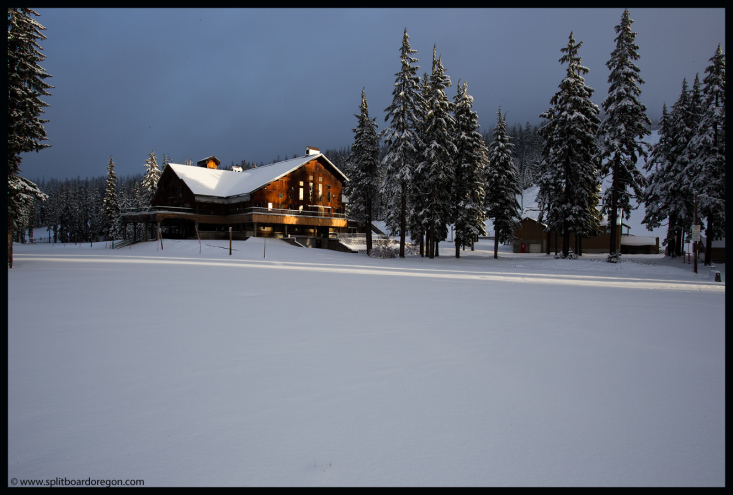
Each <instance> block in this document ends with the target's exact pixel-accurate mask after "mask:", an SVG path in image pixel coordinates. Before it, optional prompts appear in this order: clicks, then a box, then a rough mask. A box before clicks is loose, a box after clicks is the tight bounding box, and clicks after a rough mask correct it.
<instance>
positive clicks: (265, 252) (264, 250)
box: [262, 236, 267, 258]
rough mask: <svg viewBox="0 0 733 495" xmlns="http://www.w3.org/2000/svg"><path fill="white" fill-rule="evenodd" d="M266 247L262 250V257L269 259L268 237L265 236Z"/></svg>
mask: <svg viewBox="0 0 733 495" xmlns="http://www.w3.org/2000/svg"><path fill="white" fill-rule="evenodd" d="M264 239H265V247H264V248H263V249H262V257H263V258H267V236H265V238H264Z"/></svg>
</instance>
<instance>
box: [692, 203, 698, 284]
mask: <svg viewBox="0 0 733 495" xmlns="http://www.w3.org/2000/svg"><path fill="white" fill-rule="evenodd" d="M692 225H697V193H695V220H694V221H693V222H692ZM692 250H693V251H695V273H697V241H693V242H692Z"/></svg>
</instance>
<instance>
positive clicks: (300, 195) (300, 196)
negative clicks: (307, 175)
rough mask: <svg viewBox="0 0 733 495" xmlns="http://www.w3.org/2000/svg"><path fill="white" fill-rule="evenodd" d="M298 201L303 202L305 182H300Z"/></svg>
mask: <svg viewBox="0 0 733 495" xmlns="http://www.w3.org/2000/svg"><path fill="white" fill-rule="evenodd" d="M298 199H299V200H301V201H303V181H300V193H299V194H298Z"/></svg>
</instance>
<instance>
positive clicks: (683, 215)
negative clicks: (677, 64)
mask: <svg viewBox="0 0 733 495" xmlns="http://www.w3.org/2000/svg"><path fill="white" fill-rule="evenodd" d="M693 108H694V105H693V92H692V91H690V90H689V89H688V86H687V80H686V79H683V81H682V92H681V93H680V97H679V98H678V99H677V101H676V102H675V103H674V105H672V113H671V114H670V119H669V120H670V122H669V127H670V131H671V132H670V137H671V139H670V140H669V144H670V157H671V159H672V162H671V165H670V168H669V169H668V171H667V173H668V177H667V178H666V179H665V191H664V192H665V195H664V201H665V203H666V204H667V206H668V211H669V224H668V231H667V239H668V240H669V241H671V242H673V243H674V244H673V246H674V255H677V256H679V255H681V254H682V246H683V243H684V237H685V232H688V231H689V230H690V226H691V225H692V220H693V218H692V217H693V214H694V196H693V195H692V192H691V189H690V183H691V178H690V177H688V176H687V175H686V174H687V173H689V168H688V165H689V164H690V155H689V154H688V153H687V146H688V144H689V143H690V141H691V139H692V137H693V135H694V133H695V130H696V127H697V126H696V125H695V124H696V122H695V121H696V120H697V118H696V116H695V115H694V112H693ZM674 255H673V256H674Z"/></svg>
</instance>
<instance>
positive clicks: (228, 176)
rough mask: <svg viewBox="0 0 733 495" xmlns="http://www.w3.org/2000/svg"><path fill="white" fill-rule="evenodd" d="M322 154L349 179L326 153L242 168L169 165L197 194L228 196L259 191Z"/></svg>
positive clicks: (337, 170)
mask: <svg viewBox="0 0 733 495" xmlns="http://www.w3.org/2000/svg"><path fill="white" fill-rule="evenodd" d="M319 156H322V157H323V158H324V159H325V160H326V161H327V162H328V163H329V164H330V165H331V166H332V167H333V168H334V170H336V172H338V174H340V175H341V176H342V177H343V179H344V180H348V178H347V177H346V176H345V175H344V173H343V172H341V170H339V169H338V168H337V167H336V166H335V165H334V164H333V163H331V161H330V160H329V159H328V158H326V157H325V156H324V155H323V154H322V153H320V154H318V155H310V156H301V157H298V158H291V159H290V160H284V161H282V162H277V163H272V164H270V165H265V166H263V167H257V168H251V169H247V170H243V171H242V172H233V171H231V170H215V169H209V168H203V167H192V166H190V165H181V164H178V163H169V164H168V165H167V166H168V167H170V168H171V169H172V170H173V172H174V173H175V174H176V175H177V176H178V177H179V178H180V179H181V180H183V182H185V183H186V185H187V186H188V188H189V189H191V192H192V193H194V194H195V195H197V196H217V197H222V198H227V197H231V196H240V195H243V194H249V193H251V192H253V191H256V190H257V189H259V188H261V187H263V186H265V185H267V184H269V183H270V182H272V181H274V180H277V179H279V178H280V177H282V176H284V175H286V174H288V173H290V172H292V171H293V170H295V169H297V168H299V167H301V166H303V165H305V164H306V163H308V162H310V161H311V160H313V159H315V158H317V157H319Z"/></svg>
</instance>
